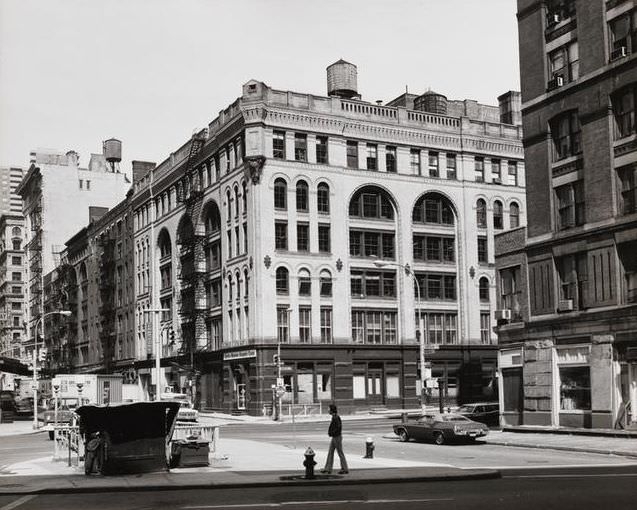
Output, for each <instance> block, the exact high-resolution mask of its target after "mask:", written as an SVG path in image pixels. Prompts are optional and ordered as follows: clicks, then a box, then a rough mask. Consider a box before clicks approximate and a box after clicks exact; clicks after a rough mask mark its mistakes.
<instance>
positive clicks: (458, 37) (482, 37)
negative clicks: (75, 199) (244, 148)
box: [0, 0, 520, 170]
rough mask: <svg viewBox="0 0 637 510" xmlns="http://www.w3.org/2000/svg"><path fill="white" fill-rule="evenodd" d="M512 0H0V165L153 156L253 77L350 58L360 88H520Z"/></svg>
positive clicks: (392, 91) (472, 94)
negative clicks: (35, 157) (47, 155)
mask: <svg viewBox="0 0 637 510" xmlns="http://www.w3.org/2000/svg"><path fill="white" fill-rule="evenodd" d="M515 4H516V2H515V0H0V165H1V166H7V165H17V166H24V167H28V165H29V152H30V151H32V150H34V149H38V148H50V149H59V150H61V151H65V152H66V151H68V150H75V151H77V152H79V154H80V164H81V166H86V165H87V164H88V159H89V157H90V154H91V153H99V152H101V142H102V141H103V140H106V139H108V138H111V137H115V138H119V139H120V140H122V144H123V161H122V168H123V169H124V170H127V169H129V168H130V161H131V160H144V161H155V162H157V163H159V162H161V161H163V160H164V159H165V158H166V157H168V155H169V154H170V152H171V151H174V150H176V149H177V148H179V147H180V146H181V145H182V144H183V143H184V142H185V141H186V140H187V139H188V138H189V137H190V136H191V135H192V133H193V131H194V130H195V129H196V128H199V129H200V128H202V127H205V126H206V125H207V124H208V123H209V122H210V121H211V120H213V119H214V118H215V117H216V116H217V115H218V112H219V111H220V110H222V109H224V108H226V107H227V106H228V105H229V104H231V103H232V102H233V101H234V100H235V99H236V98H237V97H238V96H239V95H240V94H241V86H242V85H243V84H244V83H245V82H247V81H248V80H250V79H257V80H260V81H263V82H265V83H266V84H267V85H269V86H271V87H273V88H275V89H280V90H293V91H296V92H306V93H312V94H317V95H323V96H324V95H326V88H327V85H326V73H325V68H326V67H327V66H328V65H329V64H331V63H333V62H335V61H336V60H338V59H340V58H343V59H345V60H347V61H348V62H352V63H354V64H356V65H357V67H358V89H359V93H361V94H362V96H363V100H367V101H376V100H383V101H389V100H391V99H393V98H394V97H396V96H398V95H399V94H401V93H402V92H404V91H405V86H408V88H409V91H410V92H413V93H422V92H424V91H426V90H428V89H432V90H435V91H436V92H440V93H443V94H445V95H446V96H447V97H448V98H449V99H465V98H468V99H476V100H478V101H479V102H481V103H486V104H494V105H495V104H497V97H498V96H499V95H500V94H502V93H503V92H506V91H508V90H519V87H520V85H519V67H518V48H517V45H518V41H517V24H516V18H515V10H516V5H515Z"/></svg>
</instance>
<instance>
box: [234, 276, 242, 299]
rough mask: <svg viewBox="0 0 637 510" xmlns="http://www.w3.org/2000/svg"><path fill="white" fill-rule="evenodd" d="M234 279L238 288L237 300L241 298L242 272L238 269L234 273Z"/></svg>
mask: <svg viewBox="0 0 637 510" xmlns="http://www.w3.org/2000/svg"><path fill="white" fill-rule="evenodd" d="M234 281H235V284H236V289H237V301H239V300H240V299H241V273H239V271H237V272H236V273H235V275H234Z"/></svg>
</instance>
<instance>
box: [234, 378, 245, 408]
mask: <svg viewBox="0 0 637 510" xmlns="http://www.w3.org/2000/svg"><path fill="white" fill-rule="evenodd" d="M236 398H237V409H239V410H245V408H246V385H245V384H237V397H236Z"/></svg>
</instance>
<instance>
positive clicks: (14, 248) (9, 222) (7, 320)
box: [0, 213, 25, 359]
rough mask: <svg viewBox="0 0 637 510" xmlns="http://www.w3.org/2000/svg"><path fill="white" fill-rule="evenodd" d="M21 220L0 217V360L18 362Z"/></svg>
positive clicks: (21, 297)
mask: <svg viewBox="0 0 637 510" xmlns="http://www.w3.org/2000/svg"><path fill="white" fill-rule="evenodd" d="M24 285H25V281H24V217H23V216H22V215H21V214H9V213H5V214H2V215H1V216H0V319H1V320H0V356H5V357H7V358H15V359H20V348H21V347H22V340H23V339H24Z"/></svg>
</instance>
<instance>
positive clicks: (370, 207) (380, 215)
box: [349, 186, 394, 220]
mask: <svg viewBox="0 0 637 510" xmlns="http://www.w3.org/2000/svg"><path fill="white" fill-rule="evenodd" d="M349 215H350V216H352V217H356V218H376V219H383V220H393V219H394V207H393V204H392V200H391V198H390V197H389V195H388V194H387V192H385V191H383V190H381V189H379V188H376V187H374V186H366V187H364V188H363V189H361V190H359V191H358V192H357V193H356V194H355V195H354V196H353V197H352V200H351V201H350V203H349Z"/></svg>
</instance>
